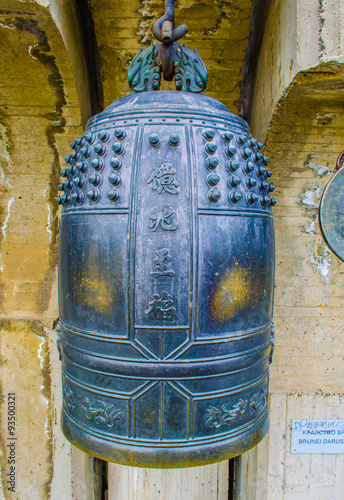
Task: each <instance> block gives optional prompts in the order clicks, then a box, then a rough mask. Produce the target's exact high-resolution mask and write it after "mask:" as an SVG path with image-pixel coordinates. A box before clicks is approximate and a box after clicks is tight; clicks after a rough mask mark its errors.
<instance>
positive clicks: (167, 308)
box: [146, 292, 176, 321]
mask: <svg viewBox="0 0 344 500" xmlns="http://www.w3.org/2000/svg"><path fill="white" fill-rule="evenodd" d="M175 312H176V308H175V307H173V299H172V296H171V295H170V294H169V293H167V292H162V294H161V297H160V296H159V294H157V293H155V294H154V295H153V300H152V301H151V302H149V309H148V311H146V316H150V319H154V320H163V319H167V320H168V321H173V319H174V315H175Z"/></svg>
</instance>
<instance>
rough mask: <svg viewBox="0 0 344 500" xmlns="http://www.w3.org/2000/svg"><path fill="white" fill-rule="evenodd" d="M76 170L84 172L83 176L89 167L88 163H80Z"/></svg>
mask: <svg viewBox="0 0 344 500" xmlns="http://www.w3.org/2000/svg"><path fill="white" fill-rule="evenodd" d="M75 166H76V168H77V169H78V170H79V171H80V172H82V173H83V174H84V173H85V172H86V170H87V166H86V163H84V162H83V161H79V162H78V163H77V164H76V165H75Z"/></svg>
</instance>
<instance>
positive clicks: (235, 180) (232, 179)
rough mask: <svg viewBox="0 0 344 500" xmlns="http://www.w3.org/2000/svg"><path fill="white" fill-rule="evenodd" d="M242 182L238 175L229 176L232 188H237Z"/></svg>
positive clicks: (229, 183)
mask: <svg viewBox="0 0 344 500" xmlns="http://www.w3.org/2000/svg"><path fill="white" fill-rule="evenodd" d="M239 184H241V179H240V177H238V176H237V175H232V176H231V177H229V178H228V185H229V186H230V187H232V188H236V187H237V186H239Z"/></svg>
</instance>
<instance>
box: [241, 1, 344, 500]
mask: <svg viewBox="0 0 344 500" xmlns="http://www.w3.org/2000/svg"><path fill="white" fill-rule="evenodd" d="M343 8H344V2H343V1H336V2H331V1H323V2H310V1H305V0H303V1H299V0H298V1H294V0H290V1H284V0H283V1H273V2H271V7H270V11H269V14H268V17H267V24H266V26H265V29H264V36H263V40H262V43H261V48H260V52H259V54H257V56H258V67H257V73H256V80H255V85H254V92H253V101H252V115H251V129H252V132H253V134H254V135H256V136H257V137H259V138H260V139H261V140H264V141H265V154H266V155H267V156H268V157H269V158H270V166H271V167H270V168H271V169H272V171H273V177H272V181H273V183H274V184H275V186H276V191H275V197H276V198H277V200H278V204H277V206H276V207H275V208H274V222H275V232H276V291H275V308H274V321H275V326H276V333H275V336H276V348H275V354H274V361H273V364H272V366H271V382H270V393H271V400H270V408H271V430H270V433H269V436H268V438H267V439H266V440H264V441H263V443H261V444H260V445H259V446H258V447H257V448H256V449H254V450H252V451H250V452H249V453H248V454H246V455H244V456H243V457H241V459H240V461H239V464H238V467H239V470H240V473H239V476H240V477H241V478H245V477H248V476H247V473H248V471H249V472H250V474H249V477H250V480H249V481H245V480H244V479H241V481H242V482H241V484H240V492H241V495H243V496H240V495H239V496H238V498H245V499H246V498H247V499H258V498H259V499H260V498H264V499H265V498H267V499H273V500H277V499H284V500H285V499H293V500H298V499H300V500H301V499H302V500H304V499H312V500H318V499H319V500H320V499H324V498H326V499H327V498H328V499H340V498H342V495H343V494H342V491H343V487H344V477H343V474H342V470H341V464H342V455H317V454H312V455H310V454H306V455H300V454H291V453H290V435H291V419H292V418H344V407H343V396H342V394H343V385H342V380H343V375H344V373H343V369H344V365H343V361H342V359H343V352H342V351H343V347H342V346H343V342H342V333H343V328H344V308H343V306H344V294H343V273H344V266H343V263H341V261H340V260H339V259H337V258H336V257H335V256H334V255H333V254H332V253H331V252H330V250H329V249H328V248H327V247H326V245H325V243H324V241H323V239H322V237H321V235H320V231H319V224H318V205H319V201H320V197H321V193H322V191H323V189H324V187H325V185H326V183H327V182H328V180H329V178H330V175H331V171H332V169H333V168H334V166H335V163H336V159H337V156H338V154H339V153H340V152H341V150H342V149H343V147H344V143H343V126H344V122H343V120H344V114H343V106H342V86H343V76H344V74H343V56H344V46H343V31H342V30H343V23H342V21H341V19H342V16H343ZM252 470H254V471H255V473H252Z"/></svg>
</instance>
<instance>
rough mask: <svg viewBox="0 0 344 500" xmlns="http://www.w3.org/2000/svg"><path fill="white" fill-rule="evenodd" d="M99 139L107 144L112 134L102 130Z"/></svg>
mask: <svg viewBox="0 0 344 500" xmlns="http://www.w3.org/2000/svg"><path fill="white" fill-rule="evenodd" d="M98 138H99V139H100V140H101V141H102V142H107V141H108V140H109V138H110V134H109V132H106V131H105V130H102V131H101V132H99V134H98Z"/></svg>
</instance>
